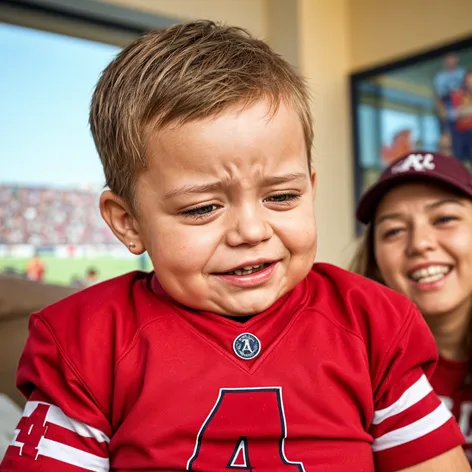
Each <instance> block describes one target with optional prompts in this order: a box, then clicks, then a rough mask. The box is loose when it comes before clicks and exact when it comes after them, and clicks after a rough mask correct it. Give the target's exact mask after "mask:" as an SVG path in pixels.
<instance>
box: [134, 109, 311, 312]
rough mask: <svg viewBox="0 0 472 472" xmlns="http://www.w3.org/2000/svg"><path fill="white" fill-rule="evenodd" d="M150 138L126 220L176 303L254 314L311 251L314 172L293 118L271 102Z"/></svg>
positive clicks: (294, 277)
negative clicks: (130, 218)
mask: <svg viewBox="0 0 472 472" xmlns="http://www.w3.org/2000/svg"><path fill="white" fill-rule="evenodd" d="M268 112H269V109H268V103H266V102H265V101H261V102H258V103H256V104H255V105H253V106H251V107H249V108H246V109H245V110H241V109H240V107H239V108H237V107H235V108H232V109H230V110H227V111H226V112H224V113H223V114H221V115H220V116H218V117H216V118H212V119H207V120H199V121H195V122H191V123H187V124H184V125H180V126H170V127H168V128H166V129H164V130H163V131H160V132H159V133H157V134H156V135H154V136H151V138H150V140H149V143H148V149H149V152H148V159H149V167H148V169H147V170H146V171H145V173H143V174H142V175H141V176H140V177H139V179H138V182H137V186H136V187H137V190H136V201H137V204H136V206H137V217H136V222H135V226H136V228H137V230H138V233H139V238H140V241H141V242H142V244H143V246H144V247H145V249H146V250H147V251H148V254H149V256H150V258H151V260H152V263H153V266H154V269H155V273H156V275H157V277H158V279H159V281H160V283H161V285H162V286H163V288H164V289H165V290H166V291H167V292H168V294H169V295H171V296H172V297H173V298H174V299H175V300H177V301H178V302H180V303H182V304H184V305H186V306H189V307H191V308H196V309H199V310H205V311H212V312H215V313H220V314H227V315H232V316H244V315H249V314H255V313H259V312H261V311H263V310H265V309H266V308H268V307H270V306H271V305H272V304H273V303H274V302H275V301H276V300H277V299H278V298H280V297H281V296H282V295H283V294H285V293H286V292H287V291H289V290H291V289H292V288H293V287H294V286H295V285H296V284H298V283H299V282H300V281H301V280H302V279H303V278H304V277H305V276H306V275H307V273H308V272H309V270H310V268H311V266H312V264H313V260H314V258H315V254H316V242H317V237H316V225H315V218H314V205H313V200H314V182H315V177H314V173H313V174H310V171H309V169H308V163H307V152H306V146H305V140H304V135H303V130H302V125H301V122H300V119H299V117H298V115H297V113H296V112H295V110H293V109H292V108H291V107H289V106H286V105H284V104H281V106H280V107H279V109H278V111H277V113H276V114H275V115H273V116H271V115H269V114H268Z"/></svg>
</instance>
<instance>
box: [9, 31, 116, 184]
mask: <svg viewBox="0 0 472 472" xmlns="http://www.w3.org/2000/svg"><path fill="white" fill-rule="evenodd" d="M118 51H119V48H118V47H117V46H111V45H107V44H100V43H96V42H92V41H87V40H83V39H78V38H71V37H68V36H62V35H58V34H53V33H47V32H42V31H37V30H32V29H28V28H23V27H18V26H12V25H7V24H4V23H0V63H1V64H2V72H1V79H0V80H1V83H2V87H1V88H0V110H1V113H0V184H1V183H19V184H23V185H40V186H43V185H47V186H54V187H81V186H83V185H93V186H97V187H98V186H102V185H103V183H104V178H103V172H102V169H101V165H100V161H99V159H98V155H97V153H96V151H95V147H94V144H93V140H92V137H91V135H90V131H89V128H88V122H87V120H88V107H89V103H90V98H91V95H92V91H93V88H94V86H95V84H96V82H97V80H98V77H99V74H100V72H101V71H102V70H103V69H104V68H105V67H106V65H107V64H108V63H109V62H110V61H111V60H112V59H113V57H114V56H115V54H116V53H117V52H118Z"/></svg>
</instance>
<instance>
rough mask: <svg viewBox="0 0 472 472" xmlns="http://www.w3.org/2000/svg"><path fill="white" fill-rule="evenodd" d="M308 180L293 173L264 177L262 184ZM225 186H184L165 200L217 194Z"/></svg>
mask: <svg viewBox="0 0 472 472" xmlns="http://www.w3.org/2000/svg"><path fill="white" fill-rule="evenodd" d="M306 179H307V175H306V174H304V173H303V172H293V173H290V174H284V175H274V176H268V177H264V178H263V180H262V182H261V183H262V185H263V186H267V187H268V186H271V185H281V184H285V183H289V182H297V181H302V180H306ZM224 186H225V184H224V183H223V182H219V181H218V182H209V183H206V184H193V185H184V186H182V187H179V188H175V189H172V190H169V191H168V192H166V193H165V195H164V198H165V199H170V198H174V197H180V196H183V195H192V194H200V193H205V192H216V191H218V190H221V189H222V188H223V187H224Z"/></svg>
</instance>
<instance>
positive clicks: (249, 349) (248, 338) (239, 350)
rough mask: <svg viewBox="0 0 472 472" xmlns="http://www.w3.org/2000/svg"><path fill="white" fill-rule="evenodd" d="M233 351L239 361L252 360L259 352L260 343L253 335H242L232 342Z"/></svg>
mask: <svg viewBox="0 0 472 472" xmlns="http://www.w3.org/2000/svg"><path fill="white" fill-rule="evenodd" d="M233 350H234V353H235V354H236V355H237V356H238V357H240V358H241V359H245V360H249V359H254V358H255V357H257V356H258V355H259V353H260V352H261V342H260V341H259V339H257V337H256V336H254V335H253V334H251V333H243V334H240V335H239V336H238V337H237V338H236V339H235V340H234V342H233Z"/></svg>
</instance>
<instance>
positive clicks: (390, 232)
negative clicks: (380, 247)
mask: <svg viewBox="0 0 472 472" xmlns="http://www.w3.org/2000/svg"><path fill="white" fill-rule="evenodd" d="M401 230H402V228H392V229H389V230H388V231H385V233H384V234H383V239H388V238H392V237H393V236H396V235H397V234H399V233H400V231H401Z"/></svg>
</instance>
